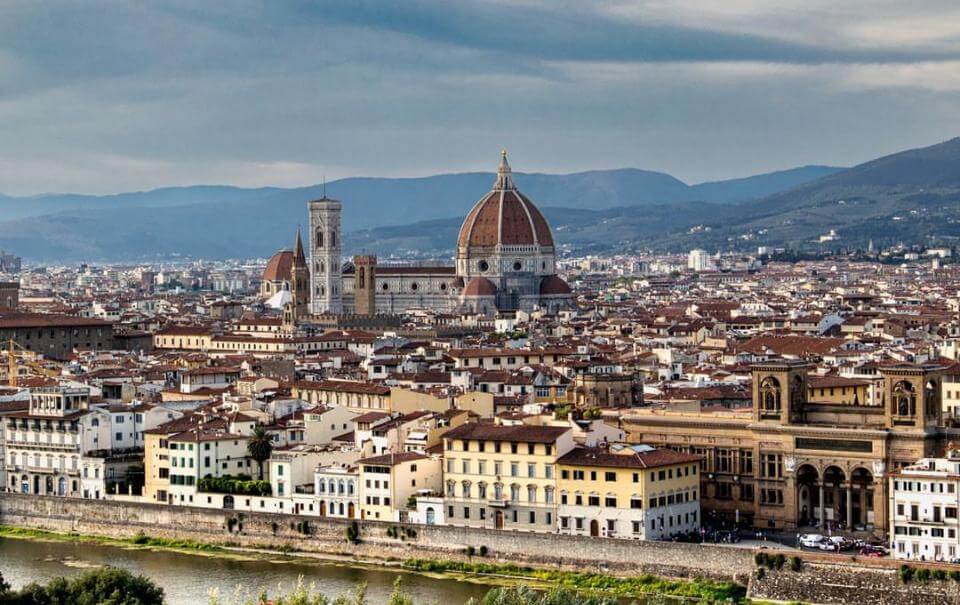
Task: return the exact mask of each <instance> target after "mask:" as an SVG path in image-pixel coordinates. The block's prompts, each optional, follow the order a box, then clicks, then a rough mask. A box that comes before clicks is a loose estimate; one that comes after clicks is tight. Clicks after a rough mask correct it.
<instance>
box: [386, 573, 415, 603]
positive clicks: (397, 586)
mask: <svg viewBox="0 0 960 605" xmlns="http://www.w3.org/2000/svg"><path fill="white" fill-rule="evenodd" d="M387 605H415V603H414V602H413V597H411V596H410V594H409V593H408V592H406V591H405V590H404V589H403V579H402V578H401V577H400V576H397V579H396V580H394V581H393V592H392V593H391V594H390V600H389V601H387Z"/></svg>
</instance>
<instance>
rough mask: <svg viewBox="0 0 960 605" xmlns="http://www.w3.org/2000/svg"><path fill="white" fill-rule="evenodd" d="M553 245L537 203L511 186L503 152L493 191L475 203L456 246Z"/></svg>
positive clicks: (545, 221)
mask: <svg viewBox="0 0 960 605" xmlns="http://www.w3.org/2000/svg"><path fill="white" fill-rule="evenodd" d="M497 244H503V245H505V246H532V245H534V244H539V245H541V246H553V235H552V234H551V233H550V226H549V225H548V224H547V219H545V218H544V217H543V214H541V213H540V210H539V209H537V207H536V205H534V203H533V202H531V201H530V200H529V199H528V198H527V197H526V196H525V195H523V194H522V193H520V192H519V191H517V188H516V187H515V186H514V185H513V178H512V176H511V172H510V166H509V164H507V157H506V155H504V156H503V159H502V160H501V162H500V168H499V170H498V172H497V182H496V183H495V184H494V186H493V191H491V192H490V193H488V194H487V195H485V196H484V197H483V199H481V200H480V201H479V202H477V203H476V205H474V207H473V209H472V210H470V213H469V214H467V218H466V219H465V220H464V221H463V226H461V227H460V237H459V238H458V239H457V245H458V246H459V247H461V248H466V247H469V246H478V247H491V246H496V245H497Z"/></svg>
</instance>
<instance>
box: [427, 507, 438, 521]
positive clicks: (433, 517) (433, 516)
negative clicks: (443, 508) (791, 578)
mask: <svg viewBox="0 0 960 605" xmlns="http://www.w3.org/2000/svg"><path fill="white" fill-rule="evenodd" d="M436 522H437V512H436V511H435V510H433V507H432V506H431V507H429V508H427V519H426V523H427V525H433V524H435V523H436Z"/></svg>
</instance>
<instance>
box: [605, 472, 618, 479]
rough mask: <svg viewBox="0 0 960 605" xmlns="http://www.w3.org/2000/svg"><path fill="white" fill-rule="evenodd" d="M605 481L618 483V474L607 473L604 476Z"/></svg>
mask: <svg viewBox="0 0 960 605" xmlns="http://www.w3.org/2000/svg"><path fill="white" fill-rule="evenodd" d="M603 480H604V481H616V480H617V473H615V472H611V471H607V472H605V473H604V474H603Z"/></svg>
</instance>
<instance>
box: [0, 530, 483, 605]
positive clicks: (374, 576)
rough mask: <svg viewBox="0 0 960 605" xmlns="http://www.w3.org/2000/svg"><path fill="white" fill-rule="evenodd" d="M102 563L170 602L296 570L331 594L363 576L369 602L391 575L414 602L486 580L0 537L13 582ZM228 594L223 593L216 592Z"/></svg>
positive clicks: (443, 598) (265, 583)
mask: <svg viewBox="0 0 960 605" xmlns="http://www.w3.org/2000/svg"><path fill="white" fill-rule="evenodd" d="M103 565H112V566H114V567H122V568H124V569H128V570H130V571H131V572H133V573H135V574H142V575H144V576H147V577H148V578H150V579H151V580H153V581H154V582H155V583H156V584H158V585H159V586H161V587H163V590H164V593H165V594H166V599H167V603H169V604H170V605H204V604H206V603H207V602H208V601H209V594H210V591H211V590H213V589H219V591H220V594H221V596H223V597H230V596H232V595H233V594H234V591H235V590H236V588H237V586H238V585H239V586H243V587H244V588H245V589H247V590H250V591H256V590H257V589H259V588H266V589H267V590H268V591H269V592H270V593H271V594H276V592H277V586H278V584H279V585H282V586H283V587H284V588H285V589H286V590H289V589H290V588H292V587H293V586H295V585H296V582H297V578H298V577H299V576H303V578H304V581H305V583H308V584H309V583H311V582H312V583H314V584H315V585H316V589H317V590H318V591H319V592H322V593H323V594H325V595H327V596H329V597H330V598H331V599H332V598H333V597H335V596H337V595H339V594H344V593H346V592H348V591H351V590H352V589H353V588H354V587H355V586H356V585H357V584H358V583H360V582H366V583H367V585H368V589H367V596H368V599H369V602H370V603H371V604H373V605H379V604H381V603H386V601H387V598H388V596H389V594H390V592H391V590H392V589H393V582H394V579H395V578H396V577H397V575H402V576H403V583H404V587H405V589H406V591H407V592H409V593H410V594H412V595H413V596H414V598H415V599H416V602H417V603H418V605H419V604H420V603H425V604H443V605H461V604H463V603H465V602H466V601H467V599H469V598H470V597H480V596H482V595H483V594H484V593H485V592H486V591H487V590H488V589H489V588H490V586H489V585H483V584H475V583H472V582H463V581H459V580H455V579H452V578H435V577H428V576H423V575H418V574H412V573H403V572H399V571H394V570H391V569H389V568H364V567H350V566H346V565H335V564H328V563H314V562H312V561H309V562H305V561H298V560H296V559H294V560H290V558H289V557H288V558H281V559H279V560H268V559H257V560H240V561H238V560H233V559H229V558H222V557H215V556H204V555H193V554H183V553H179V552H169V551H154V550H148V549H132V548H123V547H117V546H103V545H98V544H85V543H75V542H40V541H33V540H19V539H11V538H0V572H2V573H3V577H4V578H5V579H6V580H7V582H9V583H10V584H11V585H12V586H13V587H14V588H20V587H22V586H24V585H26V584H29V583H30V582H41V583H45V582H46V581H48V580H50V579H51V578H54V577H57V576H70V575H76V574H79V573H82V572H83V571H85V570H87V569H91V568H95V567H99V566H103ZM224 600H226V601H228V602H229V601H230V600H229V599H224Z"/></svg>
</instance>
